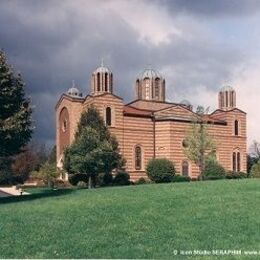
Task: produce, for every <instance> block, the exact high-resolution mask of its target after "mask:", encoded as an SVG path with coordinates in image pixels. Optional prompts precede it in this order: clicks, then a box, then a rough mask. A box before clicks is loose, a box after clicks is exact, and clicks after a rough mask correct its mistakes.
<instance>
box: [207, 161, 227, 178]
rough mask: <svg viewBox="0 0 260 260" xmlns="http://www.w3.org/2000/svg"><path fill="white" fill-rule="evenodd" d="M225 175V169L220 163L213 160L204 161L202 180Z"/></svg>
mask: <svg viewBox="0 0 260 260" xmlns="http://www.w3.org/2000/svg"><path fill="white" fill-rule="evenodd" d="M225 176H226V171H225V169H224V167H223V166H222V165H220V164H219V163H218V162H216V161H214V160H209V161H207V162H206V166H205V170H204V172H203V179H204V180H218V179H223V178H225Z"/></svg>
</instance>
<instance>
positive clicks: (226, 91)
mask: <svg viewBox="0 0 260 260" xmlns="http://www.w3.org/2000/svg"><path fill="white" fill-rule="evenodd" d="M226 107H228V91H226Z"/></svg>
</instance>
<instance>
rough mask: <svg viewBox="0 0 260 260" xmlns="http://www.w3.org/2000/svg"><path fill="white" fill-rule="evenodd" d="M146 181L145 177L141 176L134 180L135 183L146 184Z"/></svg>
mask: <svg viewBox="0 0 260 260" xmlns="http://www.w3.org/2000/svg"><path fill="white" fill-rule="evenodd" d="M146 183H147V181H146V179H145V178H143V177H141V178H139V179H138V181H137V182H135V184H146Z"/></svg>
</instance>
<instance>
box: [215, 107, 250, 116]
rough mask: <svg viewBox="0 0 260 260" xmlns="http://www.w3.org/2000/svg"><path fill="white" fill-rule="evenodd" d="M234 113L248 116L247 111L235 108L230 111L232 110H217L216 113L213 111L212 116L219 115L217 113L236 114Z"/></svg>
mask: <svg viewBox="0 0 260 260" xmlns="http://www.w3.org/2000/svg"><path fill="white" fill-rule="evenodd" d="M234 111H238V112H241V113H242V114H247V113H246V112H245V111H243V110H241V109H239V108H236V107H235V108H233V109H230V110H223V109H220V108H218V109H216V110H215V111H213V112H212V113H211V115H214V114H215V113H217V112H222V113H229V112H234Z"/></svg>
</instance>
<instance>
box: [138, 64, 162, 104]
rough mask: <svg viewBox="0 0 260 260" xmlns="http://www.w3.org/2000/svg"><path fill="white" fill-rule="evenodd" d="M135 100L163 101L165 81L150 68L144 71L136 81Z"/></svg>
mask: <svg viewBox="0 0 260 260" xmlns="http://www.w3.org/2000/svg"><path fill="white" fill-rule="evenodd" d="M135 88H136V98H137V99H143V100H154V101H165V80H164V79H163V77H162V76H161V74H160V73H159V72H158V71H156V70H155V69H152V68H147V69H145V70H144V71H143V72H142V73H141V74H140V76H139V77H138V78H137V79H136V84H135Z"/></svg>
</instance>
